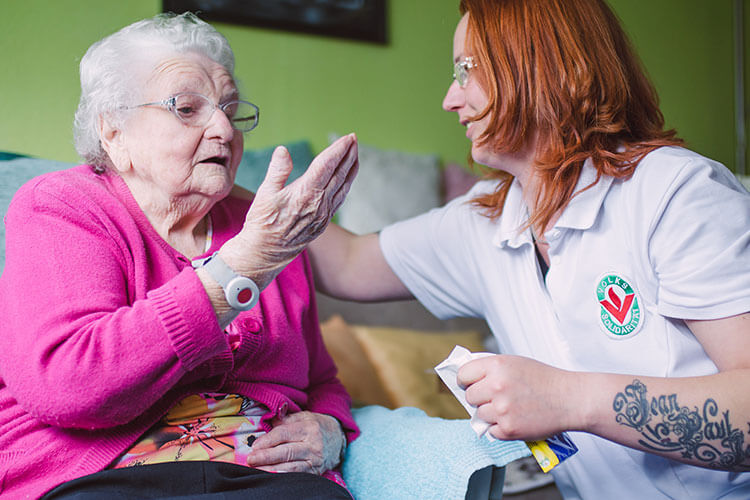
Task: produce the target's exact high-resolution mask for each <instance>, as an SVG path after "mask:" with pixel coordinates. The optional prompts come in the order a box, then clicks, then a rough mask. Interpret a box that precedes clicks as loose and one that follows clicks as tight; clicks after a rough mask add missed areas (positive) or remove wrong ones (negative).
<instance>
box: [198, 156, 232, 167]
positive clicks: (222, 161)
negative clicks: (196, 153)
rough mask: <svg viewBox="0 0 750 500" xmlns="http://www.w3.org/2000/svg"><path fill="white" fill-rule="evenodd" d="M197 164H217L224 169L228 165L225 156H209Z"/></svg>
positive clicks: (227, 159)
mask: <svg viewBox="0 0 750 500" xmlns="http://www.w3.org/2000/svg"><path fill="white" fill-rule="evenodd" d="M198 163H218V164H219V165H221V166H222V167H226V166H227V165H228V164H229V158H227V157H226V156H211V157H209V158H205V159H203V160H201V161H199V162H198Z"/></svg>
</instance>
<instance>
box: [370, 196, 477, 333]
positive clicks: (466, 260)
mask: <svg viewBox="0 0 750 500" xmlns="http://www.w3.org/2000/svg"><path fill="white" fill-rule="evenodd" d="M472 197H473V196H472V195H471V193H469V194H467V195H465V196H462V197H459V198H456V199H455V200H453V201H452V202H450V203H449V204H447V205H446V206H444V207H441V208H436V209H433V210H430V211H429V212H427V213H425V214H422V215H420V216H417V217H414V218H412V219H407V220H405V221H401V222H398V223H396V224H392V225H390V226H388V227H386V228H384V229H383V230H382V231H381V233H380V247H381V250H382V252H383V255H384V256H385V259H386V262H388V265H389V266H390V267H391V269H392V270H393V272H394V273H395V274H396V276H398V277H399V279H400V280H401V281H402V282H403V283H404V285H405V286H406V287H407V288H408V289H409V291H410V292H411V293H412V294H413V295H414V296H415V297H416V298H417V299H418V300H419V301H420V302H421V303H422V304H423V305H424V306H425V307H426V308H427V309H428V310H429V311H430V312H431V313H432V314H434V315H435V316H437V317H438V318H441V319H445V318H451V317H478V316H480V315H481V314H482V313H481V311H482V303H481V302H482V298H481V296H480V295H481V294H480V293H479V292H478V287H477V286H476V284H477V283H479V282H480V279H481V273H480V272H479V265H478V263H477V259H475V258H474V257H473V254H472V251H471V246H472V243H471V242H472V241H474V240H475V238H477V237H480V238H485V237H486V234H484V233H482V231H481V230H480V229H479V228H478V227H477V223H480V224H481V221H477V220H476V219H477V218H478V217H481V216H479V215H478V214H476V213H472V210H473V209H472V207H471V204H470V203H469V200H471V199H472ZM485 219H486V218H485ZM487 221H489V220H488V219H487Z"/></svg>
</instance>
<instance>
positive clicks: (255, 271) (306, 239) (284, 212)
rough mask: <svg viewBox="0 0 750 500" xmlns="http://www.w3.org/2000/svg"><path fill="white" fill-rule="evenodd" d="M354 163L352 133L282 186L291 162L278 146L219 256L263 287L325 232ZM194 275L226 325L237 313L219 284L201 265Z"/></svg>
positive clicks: (343, 194)
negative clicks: (241, 224) (239, 226)
mask: <svg viewBox="0 0 750 500" xmlns="http://www.w3.org/2000/svg"><path fill="white" fill-rule="evenodd" d="M357 167H358V153H357V140H356V137H355V136H354V134H350V135H347V136H344V137H342V138H340V139H339V140H337V141H336V142H334V143H333V144H332V145H331V146H329V147H328V148H327V149H325V150H324V151H323V152H322V153H320V154H319V155H318V156H317V157H315V159H314V160H313V162H312V163H311V164H310V167H309V168H308V169H307V171H306V172H305V174H304V175H302V176H301V177H300V178H299V179H297V180H295V181H294V182H292V183H290V184H289V185H288V186H285V185H284V184H285V182H286V181H287V179H288V178H289V175H290V174H291V172H292V160H291V157H290V156H289V152H288V151H287V150H286V149H284V148H281V147H280V148H277V149H276V150H275V151H274V153H273V156H272V158H271V163H270V165H269V167H268V173H267V174H266V178H265V180H264V181H263V183H262V184H261V186H260V187H259V188H258V192H257V194H256V195H255V197H254V199H253V204H252V206H251V208H250V210H249V211H248V214H247V218H246V220H245V225H244V227H243V229H242V231H240V233H239V234H237V236H235V237H234V238H232V239H231V240H229V241H228V242H227V243H225V244H224V246H222V248H221V250H220V251H219V255H220V256H221V257H222V259H223V260H224V262H226V263H227V264H228V265H229V267H231V268H232V269H234V270H235V272H237V273H239V274H241V275H243V276H246V277H248V278H250V279H252V280H253V281H255V283H256V284H257V285H258V286H259V288H260V289H261V290H262V289H263V288H265V286H266V285H268V283H269V282H270V281H271V280H272V279H273V278H274V277H275V276H276V275H277V274H278V273H279V272H280V271H281V270H282V269H283V268H284V266H286V265H287V264H288V263H289V262H291V260H292V259H294V258H295V257H296V256H297V255H299V253H300V252H302V250H304V249H305V248H306V247H307V245H308V244H309V243H310V242H311V241H312V240H314V239H315V238H316V237H318V236H319V235H320V234H321V233H322V232H323V230H324V229H325V228H326V225H327V224H328V222H329V221H330V220H331V217H332V216H333V214H334V212H335V211H336V209H337V208H338V207H339V206H340V205H341V203H342V202H343V201H344V198H345V197H346V194H347V192H348V191H349V187H350V186H351V183H352V181H353V180H354V176H355V175H356V172H357ZM198 276H199V277H200V279H201V281H202V282H203V284H204V286H205V287H206V291H207V293H208V295H209V297H210V299H211V302H212V304H214V309H215V310H216V314H217V316H218V317H219V321H220V323H221V324H222V326H225V325H226V324H228V323H229V322H231V320H232V319H234V316H235V313H234V312H233V311H232V310H231V309H230V307H229V305H228V304H227V303H226V300H225V299H224V294H223V291H222V289H221V287H219V285H218V284H217V283H216V282H215V281H214V280H213V279H212V278H211V277H210V276H208V274H207V273H206V271H205V270H202V269H200V270H199V271H198Z"/></svg>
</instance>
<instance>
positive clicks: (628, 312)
mask: <svg viewBox="0 0 750 500" xmlns="http://www.w3.org/2000/svg"><path fill="white" fill-rule="evenodd" d="M595 178H596V171H595V169H594V168H593V167H592V166H591V165H590V164H589V162H587V163H586V164H585V165H584V168H583V171H582V173H581V178H580V180H579V182H578V186H577V188H576V190H580V189H583V188H584V187H586V186H588V185H589V184H591V183H592V182H593V181H594V180H595ZM495 185H496V184H495V183H494V182H493V181H483V182H480V183H478V184H477V186H475V187H474V188H473V189H472V191H471V192H470V193H468V194H467V195H466V196H464V197H461V198H458V199H456V200H454V201H452V202H451V203H449V204H448V205H446V206H445V207H442V208H438V209H435V210H432V211H430V212H428V213H426V214H424V215H421V216H418V217H416V218H413V219H410V220H407V221H403V222H400V223H397V224H394V225H392V226H389V227H387V228H385V229H384V230H383V231H382V233H381V235H380V245H381V248H382V250H383V253H384V255H385V258H386V260H387V262H388V264H389V265H390V266H391V268H392V269H393V271H394V272H395V273H396V275H397V276H398V277H399V278H400V279H401V281H403V283H404V284H405V285H406V286H407V287H408V288H409V290H410V291H411V292H412V293H413V294H414V296H415V297H416V298H417V299H419V300H420V302H422V303H423V304H424V305H425V306H426V307H427V308H428V309H429V310H430V311H431V312H432V313H433V314H435V315H436V316H438V317H440V318H448V317H455V316H475V317H483V318H485V319H486V320H487V323H488V325H489V327H490V329H491V330H492V332H493V333H494V335H495V337H496V339H497V342H498V345H499V348H500V352H503V353H507V354H517V355H521V356H528V357H531V358H534V359H537V360H539V361H542V362H544V363H547V364H550V365H553V366H557V367H560V368H563V369H567V370H577V371H592V372H609V373H623V374H632V375H642V376H657V377H684V376H694V375H705V374H711V373H715V372H716V371H717V370H716V366H715V365H714V363H713V362H712V361H711V360H710V359H709V358H708V357H707V356H706V354H705V352H704V351H703V348H702V347H701V345H700V344H699V343H698V341H697V340H696V339H695V337H694V336H693V335H692V333H691V332H690V330H689V329H688V328H687V327H686V326H685V324H684V323H683V321H681V319H716V318H723V317H726V316H731V315H734V314H739V313H743V312H746V311H750V195H748V193H747V191H746V190H745V189H744V188H743V187H742V186H741V185H740V184H739V182H738V181H737V180H736V178H735V177H734V175H733V174H732V173H731V172H730V171H729V170H727V169H726V168H725V167H724V166H722V165H721V164H719V163H716V162H714V161H711V160H709V159H707V158H704V157H701V156H699V155H698V154H696V153H693V152H691V151H688V150H686V149H682V148H661V149H659V150H657V151H654V152H652V153H650V154H649V155H647V156H646V157H645V158H644V159H643V160H642V161H641V163H640V164H639V166H638V168H636V170H635V174H634V175H633V176H632V177H631V178H630V179H629V180H624V181H623V180H615V179H612V178H610V177H602V179H601V180H600V181H599V182H598V183H597V184H595V185H594V186H593V187H591V188H589V189H587V190H585V191H583V192H581V193H580V194H578V195H577V196H575V197H574V198H573V200H572V201H571V202H570V204H569V205H568V207H567V208H566V209H565V211H564V213H563V214H562V216H561V217H560V218H559V220H558V221H557V223H556V224H555V225H554V227H553V228H552V229H550V230H549V231H548V232H547V233H546V234H545V238H546V239H547V241H548V242H549V244H550V249H549V255H550V261H551V265H550V269H549V272H548V274H547V277H546V280H545V279H544V278H543V276H542V274H541V271H540V269H539V265H538V262H537V258H536V254H535V250H534V246H533V244H532V239H531V233H530V231H529V230H525V231H519V228H520V227H521V226H522V225H523V224H524V222H525V221H526V220H527V218H528V212H527V209H526V206H525V203H524V201H523V199H522V194H521V188H520V186H519V185H518V183H517V182H514V183H513V185H512V186H511V188H510V191H509V193H508V197H507V199H506V203H505V209H504V212H503V214H502V216H501V217H500V218H499V219H497V220H495V221H492V220H490V219H489V218H487V217H485V216H483V215H482V214H481V213H480V211H479V210H478V208H477V207H475V206H473V205H471V204H470V203H468V201H469V200H471V199H472V198H474V197H476V196H477V194H479V193H481V192H489V191H492V190H494V187H495ZM623 389H624V388H623ZM678 402H679V399H678ZM719 403H720V402H719ZM613 418H614V417H613ZM733 425H734V426H735V427H738V428H740V430H742V431H743V432H745V431H746V430H747V423H746V422H744V421H736V422H733ZM570 435H571V437H572V439H573V441H574V442H575V443H576V445H577V446H578V447H579V452H578V453H577V454H576V455H575V456H573V457H571V458H570V459H568V460H567V461H565V462H564V463H563V464H562V465H560V466H558V467H557V468H556V469H555V470H554V471H553V473H554V475H555V480H556V482H557V485H558V487H559V488H560V490H561V492H562V493H563V495H564V496H565V498H566V499H575V498H582V499H594V498H596V499H600V498H608V499H617V498H623V499H632V498H648V499H658V498H680V499H687V498H696V499H707V498H712V499H713V498H738V499H739V498H743V499H747V498H750V474H734V473H727V472H721V471H713V470H708V469H702V468H698V467H692V466H688V465H683V464H680V463H678V462H674V461H671V460H666V459H663V458H660V457H658V456H656V455H653V454H646V453H642V452H639V451H635V450H631V449H629V448H626V447H623V446H620V445H617V444H614V443H611V442H609V441H607V440H604V439H601V438H598V437H595V436H593V435H590V434H586V433H570ZM746 445H747V443H746ZM732 490H733V491H732ZM603 494H605V496H602V495H603ZM722 495H726V496H722Z"/></svg>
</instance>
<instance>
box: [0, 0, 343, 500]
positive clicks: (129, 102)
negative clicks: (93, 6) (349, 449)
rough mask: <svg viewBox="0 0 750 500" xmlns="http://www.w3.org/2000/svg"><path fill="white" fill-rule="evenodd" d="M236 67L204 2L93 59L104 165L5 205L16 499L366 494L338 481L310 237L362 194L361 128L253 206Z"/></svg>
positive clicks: (4, 450)
mask: <svg viewBox="0 0 750 500" xmlns="http://www.w3.org/2000/svg"><path fill="white" fill-rule="evenodd" d="M233 68H234V56H233V53H232V51H231V49H230V47H229V45H228V43H227V41H226V40H225V39H224V37H222V36H221V35H220V34H219V33H218V32H217V31H216V30H215V29H213V28H212V27H211V26H209V25H208V24H206V23H204V22H202V21H200V20H199V19H197V18H196V17H195V16H193V15H190V14H187V15H182V16H171V15H159V16H156V17H155V18H153V19H148V20H144V21H140V22H137V23H135V24H133V25H130V26H128V27H126V28H124V29H122V30H121V31H119V32H117V33H115V34H113V35H111V36H109V37H107V38H105V39H103V40H101V41H100V42H98V43H96V44H94V45H93V46H92V47H91V48H90V49H89V51H88V52H87V53H86V55H85V56H84V58H83V59H82V61H81V87H82V95H81V101H80V105H79V109H78V112H77V114H76V121H75V123H76V139H77V141H76V144H77V148H78V151H79V153H80V154H81V156H82V157H83V158H84V159H85V160H86V162H87V163H88V164H87V165H81V166H78V167H75V168H72V169H70V170H66V171H61V172H56V173H53V174H49V175H45V176H43V177H40V178H37V179H35V180H33V181H31V182H30V183H28V184H27V185H25V186H24V187H23V188H22V189H21V190H20V191H19V192H18V193H17V195H16V197H15V198H14V200H13V202H12V204H11V206H10V209H9V211H8V214H7V219H6V226H7V260H6V266H5V271H4V273H3V275H2V279H1V280H0V317H2V318H3V327H2V336H1V338H0V376H1V378H2V380H1V382H0V450H1V451H0V490H1V492H2V494H3V495H9V496H14V497H39V496H41V495H45V494H46V495H45V498H74V497H75V498H109V497H110V496H111V492H112V491H117V494H118V498H143V497H150V498H153V497H162V496H170V497H171V496H186V497H188V496H189V497H191V498H192V496H197V497H200V495H199V494H202V493H204V492H208V493H210V492H215V491H227V492H228V493H226V494H225V496H222V498H235V496H232V495H236V497H240V496H241V497H242V498H256V497H257V498H276V497H278V498H350V496H349V494H348V492H347V491H346V489H345V488H344V487H342V486H341V485H340V484H337V483H336V481H329V480H328V479H325V478H322V477H321V475H322V476H327V477H328V478H330V479H334V480H337V479H340V476H337V474H336V473H335V472H333V469H335V468H336V467H337V465H338V464H339V461H340V458H341V456H342V453H343V450H344V447H345V443H346V439H347V438H348V439H353V438H354V437H356V434H357V428H356V426H355V423H354V422H353V420H352V417H351V414H350V412H349V404H350V402H349V397H348V395H347V394H346V392H345V390H344V388H343V386H342V385H341V384H340V383H339V382H338V381H337V379H336V378H335V373H336V370H335V367H334V365H333V363H332V361H331V358H330V357H329V355H328V354H327V352H326V350H325V348H324V345H323V343H322V340H321V336H320V331H319V327H318V318H317V313H316V309H315V300H314V293H313V286H312V281H311V274H310V264H309V261H308V257H307V255H306V253H305V252H304V251H303V250H304V248H305V246H306V245H307V243H308V242H309V241H310V240H311V239H313V238H314V237H316V236H317V235H318V234H319V233H320V232H321V231H322V230H323V228H324V227H325V226H326V224H327V222H328V220H329V218H330V216H331V214H332V213H333V211H334V210H335V209H336V207H337V206H338V205H339V204H340V203H341V201H342V199H343V197H344V196H345V194H346V192H347V190H348V187H349V185H350V183H351V180H352V178H353V176H354V174H355V171H356V166H357V146H356V139H355V137H354V136H346V137H344V138H342V139H341V140H339V141H338V142H336V143H335V144H333V145H332V146H331V147H329V148H328V149H327V150H325V151H324V152H323V153H321V155H320V156H318V157H317V158H316V159H315V160H314V161H313V163H312V164H311V166H310V168H309V169H308V172H307V173H306V174H305V175H304V176H303V177H301V178H300V179H298V180H297V181H295V182H294V183H292V184H290V185H288V186H286V187H285V186H284V184H285V181H286V179H287V177H288V175H289V173H290V172H291V159H290V157H289V155H288V152H286V150H285V149H284V148H278V149H277V150H276V151H275V152H274V155H273V158H272V160H271V164H270V166H269V171H268V174H267V176H266V179H265V181H264V183H263V184H262V185H261V187H260V188H259V190H258V193H257V195H256V197H255V199H254V201H253V202H252V204H250V203H249V202H247V201H243V200H242V199H239V198H236V197H234V196H232V194H231V191H232V187H233V183H234V178H235V174H236V171H237V167H238V164H239V162H240V158H241V154H242V149H243V133H244V132H248V131H250V130H252V129H253V128H254V127H255V126H256V125H257V123H258V108H257V107H256V106H255V105H253V104H251V103H249V102H247V101H243V100H240V98H239V92H238V89H237V86H236V84H235V80H234V77H233V74H232V72H233ZM261 291H262V292H261ZM132 466H138V467H132ZM268 471H275V472H280V471H283V472H290V473H289V474H272V473H269V472H268ZM50 490H52V491H50Z"/></svg>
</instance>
